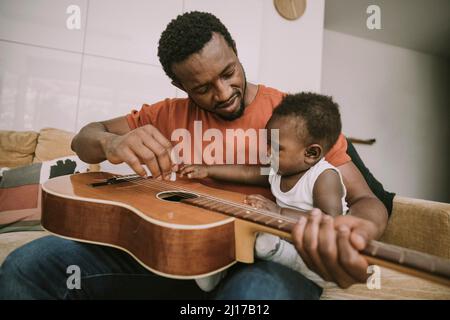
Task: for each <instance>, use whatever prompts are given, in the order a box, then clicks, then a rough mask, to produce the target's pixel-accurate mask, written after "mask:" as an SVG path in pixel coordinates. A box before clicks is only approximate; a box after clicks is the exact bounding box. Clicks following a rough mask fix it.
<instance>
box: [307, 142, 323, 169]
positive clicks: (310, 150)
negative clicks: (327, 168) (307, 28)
mask: <svg viewBox="0 0 450 320" xmlns="http://www.w3.org/2000/svg"><path fill="white" fill-rule="evenodd" d="M322 154H323V149H322V146H321V145H320V144H316V143H315V144H311V145H309V146H308V147H306V149H305V162H306V163H308V164H310V165H313V164H315V163H316V162H317V160H318V159H320V158H321V157H322Z"/></svg>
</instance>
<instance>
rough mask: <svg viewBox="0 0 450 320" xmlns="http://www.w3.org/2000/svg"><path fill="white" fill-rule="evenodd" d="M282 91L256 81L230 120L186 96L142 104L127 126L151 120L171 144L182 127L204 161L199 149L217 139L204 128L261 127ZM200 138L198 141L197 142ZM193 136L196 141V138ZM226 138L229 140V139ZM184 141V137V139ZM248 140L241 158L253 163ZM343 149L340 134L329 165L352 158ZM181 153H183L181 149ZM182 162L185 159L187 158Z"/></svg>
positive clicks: (211, 183) (256, 189)
mask: <svg viewBox="0 0 450 320" xmlns="http://www.w3.org/2000/svg"><path fill="white" fill-rule="evenodd" d="M284 95H285V93H283V92H281V91H278V90H276V89H273V88H269V87H265V86H263V85H259V86H258V92H257V94H256V97H255V99H254V100H253V101H252V102H251V103H250V104H249V105H248V106H247V107H246V108H245V110H244V113H243V115H242V116H241V117H239V118H237V119H235V120H233V121H226V120H223V119H221V118H219V117H218V116H217V115H215V114H214V113H211V112H208V111H205V110H203V109H201V108H199V107H197V106H195V105H194V104H193V103H190V100H189V99H188V98H182V99H180V98H179V99H165V100H163V101H160V102H157V103H155V104H153V105H147V104H144V105H143V106H142V108H141V110H140V111H137V110H133V111H132V112H131V113H130V114H128V115H127V121H128V125H129V127H130V129H132V130H133V129H136V128H137V127H140V126H144V125H146V124H151V125H153V126H155V127H156V128H157V129H158V130H159V131H160V132H161V133H162V134H163V135H164V136H165V137H166V138H167V139H168V140H169V141H172V143H173V144H176V143H179V142H181V141H182V140H183V139H180V138H179V137H178V135H177V137H178V138H176V139H175V138H174V139H175V141H173V139H172V134H173V133H174V132H175V130H177V129H185V130H183V131H184V132H185V133H187V132H188V133H189V134H190V136H191V144H190V147H191V151H192V152H191V157H190V158H191V159H192V162H191V163H199V162H198V161H200V162H201V163H204V161H203V157H202V156H201V155H202V152H203V151H204V150H205V148H206V147H207V146H208V145H209V144H212V141H214V142H216V141H215V140H216V139H212V138H211V137H210V135H209V138H206V140H207V141H205V137H204V135H203V134H204V133H205V131H207V130H208V129H217V130H218V131H217V130H212V131H211V130H209V132H212V133H216V134H218V133H219V132H220V133H221V134H222V136H223V137H224V138H225V137H226V136H227V132H229V131H230V130H229V129H234V130H237V129H241V130H243V131H246V130H248V129H256V130H258V129H264V128H265V126H266V123H267V121H268V120H269V118H270V117H271V115H272V111H273V109H274V108H275V107H276V106H277V105H278V104H279V103H280V102H281V100H282V98H283V96H284ZM196 121H200V122H196ZM177 132H180V130H178V131H177ZM199 139H200V142H198V141H199ZM196 140H197V142H195V141H196ZM226 140H227V139H223V141H222V142H223V144H224V145H223V149H222V150H223V151H222V153H223V154H222V156H223V162H222V163H230V162H226V153H227V152H226V150H227V149H226V147H227V146H226ZM227 141H229V139H228V140H227ZM256 141H259V139H258V138H256ZM183 142H185V141H184V140H183ZM249 144H251V143H250V140H247V141H246V143H245V146H243V149H242V150H245V159H244V161H245V163H246V164H255V162H252V161H249V160H250V157H249ZM257 144H258V143H257ZM253 145H254V144H253ZM258 145H259V144H258ZM186 146H188V145H186ZM231 148H233V149H234V152H233V153H234V154H233V156H234V162H233V163H238V162H236V161H237V156H236V153H237V148H238V142H237V141H236V140H235V141H234V143H233V144H232V146H231ZM264 148H265V146H264ZM256 149H257V147H256ZM196 151H197V155H200V156H199V157H196V155H195V153H196ZM346 151H347V140H346V139H345V137H344V136H343V135H342V134H341V135H340V136H339V138H338V140H337V142H336V144H335V145H334V146H333V148H332V149H331V150H330V151H329V152H328V153H327V154H326V155H325V159H326V160H327V161H328V162H330V163H331V164H332V165H334V166H336V167H338V166H340V165H343V164H344V163H347V162H349V161H351V159H350V157H349V156H348V155H347V153H346ZM216 152H217V151H216ZM182 153H184V150H183V152H182ZM212 155H214V156H216V155H217V157H218V158H221V157H220V154H216V153H215V152H213V153H212ZM218 158H216V159H218ZM241 158H242V157H241ZM185 162H186V163H187V162H188V161H185ZM203 183H204V184H206V185H209V186H212V187H216V188H221V189H227V190H231V191H236V192H241V193H246V194H254V193H259V194H263V195H264V196H266V197H270V198H271V199H273V196H272V195H271V193H270V189H268V188H260V187H253V186H243V185H236V184H232V183H226V182H217V181H213V180H205V181H203Z"/></svg>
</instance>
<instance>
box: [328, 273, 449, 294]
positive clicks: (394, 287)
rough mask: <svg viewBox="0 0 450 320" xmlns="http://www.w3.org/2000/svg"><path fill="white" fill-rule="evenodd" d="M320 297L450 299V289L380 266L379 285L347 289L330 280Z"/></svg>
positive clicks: (357, 285)
mask: <svg viewBox="0 0 450 320" xmlns="http://www.w3.org/2000/svg"><path fill="white" fill-rule="evenodd" d="M323 287H324V290H323V294H322V296H321V297H320V298H321V299H323V300H362V299H364V300H414V299H421V300H449V299H450V290H449V288H448V287H447V286H446V285H444V284H438V283H434V282H431V281H429V280H424V279H421V278H417V277H413V276H410V275H408V274H404V273H400V272H398V271H395V270H392V269H388V268H384V267H380V282H379V287H376V286H373V287H372V289H369V288H368V286H367V285H366V284H355V285H353V286H351V287H350V288H347V289H341V288H339V287H338V286H337V285H335V284H332V283H330V282H328V283H327V284H326V285H325V286H323Z"/></svg>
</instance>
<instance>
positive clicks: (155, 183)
mask: <svg viewBox="0 0 450 320" xmlns="http://www.w3.org/2000/svg"><path fill="white" fill-rule="evenodd" d="M130 182H131V183H134V184H136V185H142V186H144V187H150V185H152V186H153V187H152V188H153V189H156V190H158V191H167V190H166V189H163V188H161V187H162V186H159V185H160V184H161V185H162V184H165V185H166V186H167V187H168V188H171V189H176V190H177V191H183V192H186V193H196V194H198V195H199V196H200V197H202V198H205V199H206V200H210V201H215V202H216V203H219V205H220V204H222V205H226V206H230V207H233V208H237V209H242V210H245V211H247V212H246V213H249V212H248V211H251V212H256V213H259V214H260V215H263V216H267V217H272V218H274V219H277V220H282V221H283V222H287V223H289V222H292V223H296V222H297V221H296V220H295V219H291V218H289V217H283V216H281V215H276V214H274V213H272V212H270V211H266V210H258V209H256V208H253V207H250V206H245V205H241V204H239V203H236V202H232V201H228V200H225V199H220V198H216V197H213V196H209V195H205V194H202V193H197V192H194V191H192V190H188V189H184V188H181V187H179V186H174V185H172V184H169V183H168V182H166V181H152V180H146V181H142V182H136V181H130ZM179 196H180V197H181V198H183V199H190V197H189V196H183V195H179ZM213 210H214V209H213ZM215 210H217V209H215Z"/></svg>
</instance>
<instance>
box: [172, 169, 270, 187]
mask: <svg viewBox="0 0 450 320" xmlns="http://www.w3.org/2000/svg"><path fill="white" fill-rule="evenodd" d="M180 174H181V176H184V175H186V176H187V177H188V178H190V179H203V178H212V179H217V180H222V181H228V182H239V183H245V184H253V185H258V186H262V187H268V186H269V179H268V176H267V175H262V174H261V167H260V166H257V165H253V166H252V165H187V166H185V167H183V168H182V169H181V172H180Z"/></svg>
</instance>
